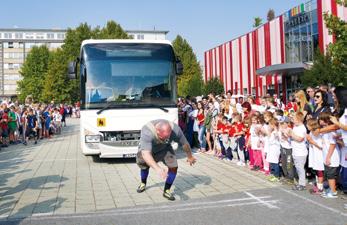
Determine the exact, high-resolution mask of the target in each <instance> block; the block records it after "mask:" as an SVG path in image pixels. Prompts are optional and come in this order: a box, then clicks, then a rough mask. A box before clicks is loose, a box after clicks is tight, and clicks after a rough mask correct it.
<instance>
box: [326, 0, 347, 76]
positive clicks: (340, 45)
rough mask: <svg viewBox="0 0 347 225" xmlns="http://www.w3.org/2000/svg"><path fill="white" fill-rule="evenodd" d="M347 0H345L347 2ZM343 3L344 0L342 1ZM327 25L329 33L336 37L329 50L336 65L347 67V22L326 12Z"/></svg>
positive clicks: (341, 67) (342, 67)
mask: <svg viewBox="0 0 347 225" xmlns="http://www.w3.org/2000/svg"><path fill="white" fill-rule="evenodd" d="M346 2H347V0H346V1H344V4H346ZM341 3H342V1H341ZM324 19H325V22H326V25H327V27H328V29H329V33H330V34H333V35H334V36H335V38H336V42H335V43H331V44H330V45H329V47H328V51H329V53H330V54H331V56H332V58H333V63H334V67H340V68H339V69H345V70H346V69H347V23H346V21H344V20H341V19H340V18H338V17H337V16H333V15H331V14H324Z"/></svg>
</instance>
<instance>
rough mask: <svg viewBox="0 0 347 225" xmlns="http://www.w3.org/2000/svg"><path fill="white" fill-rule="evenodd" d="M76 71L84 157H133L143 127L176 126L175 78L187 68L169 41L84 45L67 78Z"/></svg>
mask: <svg viewBox="0 0 347 225" xmlns="http://www.w3.org/2000/svg"><path fill="white" fill-rule="evenodd" d="M77 67H78V68H79V69H77ZM77 71H78V73H79V77H80V81H81V82H80V85H81V86H80V87H81V88H80V95H81V99H80V101H81V117H80V131H81V132H80V135H81V148H82V153H83V154H85V155H99V156H100V157H101V158H131V157H135V156H136V153H137V151H138V144H139V139H140V130H141V128H142V126H143V125H145V124H146V123H148V122H149V121H151V120H154V119H167V120H169V121H173V122H175V123H177V122H178V112H177V106H176V97H177V94H176V90H177V87H176V76H177V75H179V74H182V71H183V66H182V63H181V62H180V61H179V59H177V58H176V57H175V54H174V51H173V48H172V45H171V43H170V42H169V41H157V40H155V41H154V40H153V41H147V40H141V41H140V40H130V39H129V40H85V41H83V42H82V45H81V54H80V57H79V58H78V60H77V62H70V64H69V77H70V78H76V77H77Z"/></svg>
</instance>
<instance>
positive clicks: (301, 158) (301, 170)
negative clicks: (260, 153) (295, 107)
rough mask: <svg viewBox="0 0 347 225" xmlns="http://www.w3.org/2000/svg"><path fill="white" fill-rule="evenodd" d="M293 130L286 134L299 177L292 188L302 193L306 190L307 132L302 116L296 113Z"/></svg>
mask: <svg viewBox="0 0 347 225" xmlns="http://www.w3.org/2000/svg"><path fill="white" fill-rule="evenodd" d="M293 119H294V120H293V122H294V128H293V130H291V131H290V133H289V134H288V135H289V137H290V138H291V139H292V142H291V143H292V148H293V160H294V165H295V169H296V172H297V174H298V176H299V183H298V184H297V185H295V186H294V187H293V190H296V191H302V190H305V189H306V171H305V163H306V159H307V154H308V151H307V147H306V139H305V137H306V134H307V130H306V127H305V125H304V124H303V121H304V114H303V113H301V112H297V113H295V115H294V118H293Z"/></svg>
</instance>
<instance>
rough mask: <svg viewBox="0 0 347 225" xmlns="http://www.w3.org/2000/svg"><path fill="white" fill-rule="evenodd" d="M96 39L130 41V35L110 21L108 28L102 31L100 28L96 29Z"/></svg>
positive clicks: (94, 35)
mask: <svg viewBox="0 0 347 225" xmlns="http://www.w3.org/2000/svg"><path fill="white" fill-rule="evenodd" d="M93 38H94V39H128V38H129V37H128V34H127V33H125V31H124V30H123V29H122V27H121V26H120V25H119V24H118V23H116V22H114V21H108V22H107V24H106V26H105V27H104V28H102V29H101V30H100V29H99V28H96V29H94V32H93Z"/></svg>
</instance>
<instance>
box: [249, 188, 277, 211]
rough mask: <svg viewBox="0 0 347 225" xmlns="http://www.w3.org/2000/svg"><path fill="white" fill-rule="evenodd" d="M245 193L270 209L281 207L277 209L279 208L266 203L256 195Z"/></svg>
mask: <svg viewBox="0 0 347 225" xmlns="http://www.w3.org/2000/svg"><path fill="white" fill-rule="evenodd" d="M244 193H245V194H246V195H248V196H250V197H251V198H253V199H254V200H256V201H258V202H259V203H261V204H263V205H265V206H267V207H269V208H270V209H279V207H277V206H275V205H271V204H269V203H267V202H266V201H264V200H261V199H260V198H259V197H256V196H255V195H253V194H251V193H249V192H247V191H245V192H244Z"/></svg>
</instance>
